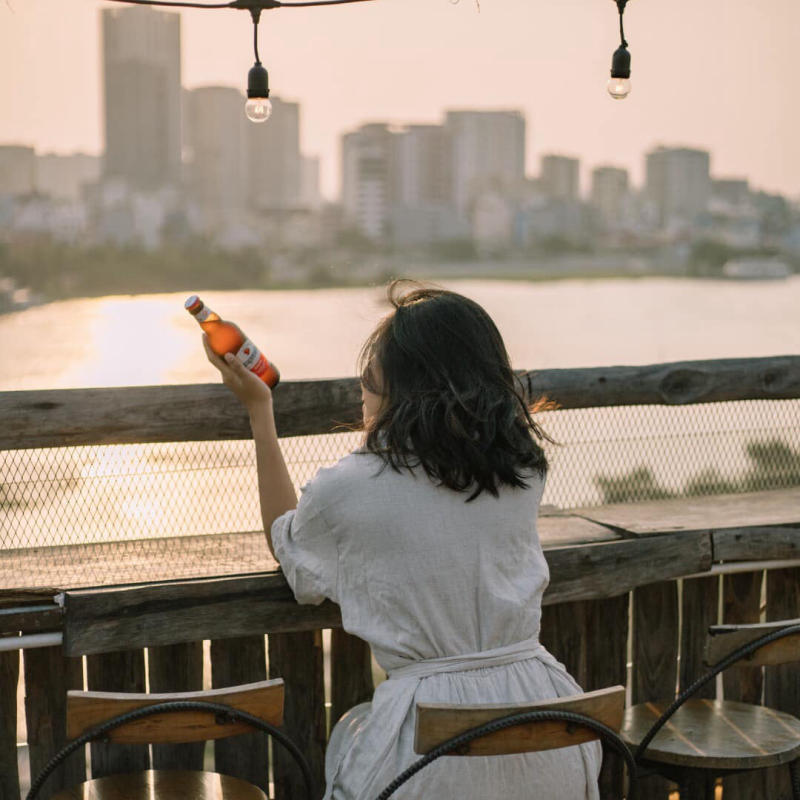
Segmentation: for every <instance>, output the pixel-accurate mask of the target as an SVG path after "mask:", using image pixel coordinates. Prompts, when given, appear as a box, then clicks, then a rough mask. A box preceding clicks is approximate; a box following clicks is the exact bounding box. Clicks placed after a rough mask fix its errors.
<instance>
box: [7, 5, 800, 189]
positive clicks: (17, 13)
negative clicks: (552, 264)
mask: <svg viewBox="0 0 800 800" xmlns="http://www.w3.org/2000/svg"><path fill="white" fill-rule="evenodd" d="M400 5H401V4H400V2H399V0H376V2H375V3H374V4H373V3H370V4H364V5H363V6H359V7H354V8H347V7H339V8H337V9H317V10H313V9H312V10H308V11H300V10H292V11H289V10H284V11H281V13H280V14H279V15H271V14H266V15H264V19H263V20H262V23H261V28H260V41H261V44H262V47H261V49H262V60H263V61H264V63H265V64H266V65H267V67H268V68H269V69H270V74H271V83H272V87H273V91H274V92H275V94H277V95H279V96H280V97H282V98H284V99H286V100H295V101H298V102H300V103H301V104H302V106H303V112H304V115H303V121H302V127H303V132H302V149H303V152H306V153H309V154H311V155H319V156H320V157H321V159H322V163H323V180H322V185H323V190H324V193H325V195H326V197H328V198H333V197H335V196H336V195H337V193H338V186H339V174H338V173H339V163H338V161H339V160H338V158H337V152H338V148H339V140H340V137H341V135H342V134H343V133H344V132H345V131H347V130H352V129H354V128H356V127H358V126H359V125H360V124H361V123H362V122H368V121H371V120H375V121H377V120H388V121H390V122H397V121H401V120H402V121H403V122H407V123H409V124H413V123H432V122H434V123H435V122H438V121H439V120H440V119H441V117H442V116H443V114H444V112H445V111H446V110H448V109H457V108H478V109H496V108H519V109H520V110H522V111H523V112H524V113H525V116H526V118H527V121H528V134H527V153H528V163H527V172H528V173H529V174H534V173H535V171H536V170H537V169H538V164H539V160H540V158H541V156H542V155H544V154H546V153H560V154H564V155H570V156H575V157H578V158H580V160H581V167H582V168H581V192H582V194H584V195H585V194H586V193H587V191H588V188H589V173H590V171H591V169H592V168H594V167H596V166H600V165H612V166H621V167H624V168H626V169H628V170H629V172H630V174H631V178H632V183H633V184H634V185H637V186H640V185H642V183H643V171H644V164H643V158H642V156H643V153H645V152H646V151H648V150H650V149H652V148H654V147H655V146H657V145H659V144H665V145H669V146H679V145H683V146H688V147H694V148H699V149H708V150H709V151H710V152H711V153H712V154H713V161H712V165H711V169H712V172H713V174H714V175H717V176H721V177H722V176H724V177H738V176H741V177H747V178H748V179H749V180H750V182H751V185H752V186H753V187H755V188H759V189H764V190H766V191H772V192H779V193H782V194H786V195H788V196H790V197H792V198H795V199H796V198H797V197H798V196H799V195H800V148H798V147H797V145H796V140H797V137H798V131H800V125H799V124H798V119H799V118H800V117H799V115H800V108H798V104H796V103H792V102H791V86H790V82H789V78H788V75H790V74H792V73H796V72H797V70H798V69H799V68H800V54H798V52H797V51H796V48H793V46H792V45H791V40H792V35H791V33H792V31H793V30H796V29H797V27H798V25H800V4H797V3H794V2H792V1H791V0H775V2H774V3H773V4H772V5H771V12H772V13H770V14H765V13H763V11H762V12H759V11H758V10H757V9H753V8H751V7H750V6H751V4H748V3H746V2H744V0H741V1H737V2H730V0H728V2H722V0H709V2H708V3H705V4H703V5H702V7H697V6H696V4H695V6H692V4H691V3H690V2H687V1H685V0H674V2H671V3H669V4H666V3H662V4H651V5H647V4H641V5H640V4H630V6H629V8H628V12H627V13H626V33H627V37H628V40H629V41H630V48H631V52H632V55H633V74H632V80H633V87H634V88H633V92H632V93H631V96H630V97H629V98H628V99H627V100H625V101H623V102H615V101H612V100H611V99H610V98H609V97H608V96H607V94H606V93H605V89H604V84H605V80H606V78H607V74H608V67H609V64H610V54H611V52H612V51H613V49H614V47H615V46H616V36H617V35H618V34H617V32H616V13H615V9H614V7H613V4H610V3H598V2H596V0H564V2H563V3H560V4H559V6H558V8H557V9H554V8H551V7H549V6H548V5H547V4H543V3H542V4H537V3H531V2H522V1H521V0H484V2H482V4H481V10H480V13H478V11H477V10H476V8H475V6H474V5H473V4H472V3H470V2H467V0H462V2H461V3H460V4H459V5H455V6H454V5H451V4H450V3H446V2H443V0H442V2H439V0H402V6H403V7H402V9H401V8H400ZM607 6H609V7H607ZM119 7H120V4H115V3H100V2H97V0H92V1H91V2H88V3H80V4H78V3H77V2H76V3H75V7H74V8H71V9H70V15H69V17H68V18H62V23H63V24H60V25H47V24H46V20H52V19H53V17H54V15H55V14H57V13H59V12H60V11H61V10H63V9H64V3H63V1H62V2H59V3H56V2H55V0H27V2H26V3H25V4H24V5H22V6H20V7H19V8H16V7H15V2H14V0H8V3H7V4H6V6H5V7H2V12H0V13H2V14H3V15H5V16H6V19H5V20H4V21H3V24H2V25H0V63H2V65H3V67H4V74H5V75H20V74H25V76H26V80H25V81H13V80H5V81H3V82H0V94H1V96H0V101H1V102H3V105H4V108H6V109H7V110H10V112H11V113H7V114H4V115H3V117H2V119H0V142H2V143H4V144H11V143H22V144H31V145H33V146H34V147H35V148H36V150H37V152H39V153H44V152H62V153H69V152H76V151H78V152H85V153H90V154H99V153H100V152H101V149H102V131H101V121H100V107H101V98H100V83H101V81H100V57H99V52H100V51H99V47H100V45H99V39H100V37H99V9H100V8H119ZM57 10H58V11H57ZM175 13H180V16H181V24H182V43H183V50H184V53H183V58H182V60H183V70H182V71H183V75H184V81H183V84H184V86H185V87H186V88H189V89H192V88H196V87H198V86H201V85H227V86H238V87H239V88H241V87H242V85H243V83H244V79H245V77H246V71H247V69H248V68H249V66H250V64H251V62H252V47H251V43H250V36H249V33H250V32H251V31H252V27H251V24H250V21H249V17H247V15H243V14H241V12H233V11H231V12H226V11H220V12H214V11H200V10H198V11H195V12H191V11H182V12H175ZM423 22H424V24H421V23H423ZM794 23H797V24H794ZM390 32H391V35H389V34H390ZM412 33H413V35H411V34H412ZM711 42H714V43H716V44H715V45H714V46H712V44H710V43H711ZM212 45H213V47H214V48H215V49H214V50H213V51H212V50H210V47H211V46H212ZM720 49H721V50H724V51H725V52H727V53H728V55H729V58H727V59H721V58H719V57H718V56H719V51H720ZM209 52H213V53H214V57H213V58H209V57H208V53H209ZM686 52H691V53H692V55H693V57H694V59H695V60H694V64H693V70H692V71H693V74H692V76H691V83H688V84H687V79H686V78H685V77H684V76H683V75H681V74H680V73H675V72H674V69H675V68H676V66H678V65H677V56H678V55H680V56H681V66H682V65H684V64H686V58H685V56H683V55H682V54H683V53H686ZM42 53H45V54H46V56H47V57H45V58H42ZM365 64H368V65H369V73H370V79H369V80H366V79H365V78H364V74H365V73H364V65H365ZM42 65H44V66H42ZM54 67H57V68H58V71H59V76H60V78H61V77H62V76H63V80H60V81H59V90H58V91H55V92H53V91H52V74H53V69H54ZM45 73H46V75H45ZM45 86H48V87H49V88H50V91H49V92H48V91H47V90H46V89H45ZM387 88H388V89H389V90H388V91H387V90H386V89H387ZM45 98H46V99H47V103H46V104H45V103H44V102H43V101H44V99H45ZM712 100H713V102H712ZM37 101H41V102H37ZM54 120H55V121H56V123H57V124H53V121H54ZM267 124H269V123H267Z"/></svg>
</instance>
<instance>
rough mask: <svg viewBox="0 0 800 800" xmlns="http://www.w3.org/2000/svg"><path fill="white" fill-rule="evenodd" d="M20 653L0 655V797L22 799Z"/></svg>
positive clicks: (11, 799) (13, 651)
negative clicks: (19, 762)
mask: <svg viewBox="0 0 800 800" xmlns="http://www.w3.org/2000/svg"><path fill="white" fill-rule="evenodd" d="M18 683H19V650H11V651H10V652H6V653H0V708H2V709H3V712H2V713H1V714H0V797H7V798H9V800H17V798H18V797H19V789H20V786H19V766H18V763H17V685H18Z"/></svg>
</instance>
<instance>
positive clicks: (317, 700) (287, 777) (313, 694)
mask: <svg viewBox="0 0 800 800" xmlns="http://www.w3.org/2000/svg"><path fill="white" fill-rule="evenodd" d="M269 676H270V678H283V680H284V681H285V683H286V700H285V707H284V728H285V729H286V732H287V733H288V735H289V736H290V737H291V738H292V740H293V741H294V743H295V744H296V745H297V746H298V747H299V748H300V750H301V751H302V752H303V754H304V755H305V757H306V758H307V759H308V762H309V764H310V766H311V771H312V774H313V775H314V778H315V781H316V791H317V795H318V796H321V794H322V787H323V786H324V782H325V744H326V738H327V737H326V730H325V727H326V726H325V686H324V682H323V660H322V631H305V632H302V633H274V634H270V635H269ZM273 776H274V782H275V800H299V798H305V797H306V793H305V789H304V785H303V780H302V777H301V775H300V771H299V770H298V769H297V768H296V767H295V766H294V762H293V761H292V760H291V756H289V755H288V754H287V753H285V752H284V751H283V748H281V747H279V746H276V747H275V748H273Z"/></svg>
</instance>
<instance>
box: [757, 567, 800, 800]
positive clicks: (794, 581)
mask: <svg viewBox="0 0 800 800" xmlns="http://www.w3.org/2000/svg"><path fill="white" fill-rule="evenodd" d="M766 581H767V608H766V616H767V620H768V621H776V620H786V619H798V618H800V568H797V567H794V568H792V569H778V570H769V571H768V572H767V577H766ZM764 705H766V706H769V707H770V708H774V709H776V710H777V711H784V712H786V713H787V714H792V715H793V716H795V717H798V718H800V662H798V661H795V662H793V663H786V664H782V665H781V666H775V667H767V668H766V669H765V670H764ZM766 785H767V797H769V798H771V799H772V800H784V798H785V800H789V798H791V796H792V791H791V783H790V781H789V770H788V769H787V768H786V767H781V768H776V769H770V770H767V775H766Z"/></svg>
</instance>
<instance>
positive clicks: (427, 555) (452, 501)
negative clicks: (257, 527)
mask: <svg viewBox="0 0 800 800" xmlns="http://www.w3.org/2000/svg"><path fill="white" fill-rule="evenodd" d="M527 482H528V483H529V486H530V488H528V489H514V488H510V487H503V488H501V489H500V496H499V497H497V498H495V497H493V496H492V495H491V494H489V493H487V492H482V493H481V494H480V495H479V496H478V497H477V498H476V499H475V500H473V501H471V502H469V503H467V502H465V500H466V499H467V497H468V494H466V493H459V492H455V491H452V490H450V489H447V488H445V487H441V486H437V485H436V484H435V483H434V482H433V481H432V480H431V479H430V478H428V477H427V476H426V475H425V473H424V471H422V470H421V469H420V468H415V469H414V470H413V472H409V471H407V470H404V471H403V472H401V473H397V472H396V471H394V470H392V469H391V468H390V467H383V464H382V462H381V460H380V459H379V458H378V457H377V456H375V455H374V454H371V453H368V452H365V451H362V450H358V451H355V452H354V453H351V454H350V455H348V456H346V457H345V458H343V459H342V460H341V461H339V462H338V463H337V464H336V465H335V466H333V467H330V468H327V469H321V470H320V471H319V473H318V474H317V476H316V477H315V478H314V479H313V480H312V481H311V482H310V483H308V484H307V485H306V486H304V487H303V490H302V495H301V497H300V501H299V503H298V506H297V509H296V510H293V511H289V512H287V513H286V514H284V515H283V516H281V517H279V518H278V519H277V520H275V522H274V523H273V526H272V542H273V546H274V548H275V554H276V556H277V557H278V560H279V561H280V563H281V567H282V568H283V571H284V573H285V575H286V578H287V580H288V582H289V584H290V586H291V587H292V589H293V591H294V593H295V597H296V598H297V601H298V602H300V603H321V602H322V601H323V600H324V599H325V598H330V599H331V600H333V601H335V602H336V603H338V604H339V605H340V607H341V610H342V622H343V625H344V629H345V630H346V631H349V632H350V633H353V634H355V635H356V636H359V637H361V638H362V639H364V640H365V641H367V642H368V643H369V644H370V646H371V647H372V651H373V653H374V655H375V658H376V659H377V661H378V663H379V664H380V666H381V667H382V668H383V669H384V670H386V672H387V673H388V675H389V679H388V680H386V681H384V682H383V683H381V684H380V685H379V686H378V687H377V689H376V690H375V695H374V697H373V700H372V702H371V703H364V704H362V705H360V706H356V708H354V709H352V710H351V711H350V712H349V713H348V714H346V715H345V716H344V717H343V718H342V719H341V720H340V721H339V722H338V723H337V725H336V726H335V728H334V730H333V732H332V734H331V740H330V743H329V746H328V750H327V753H326V784H327V785H326V792H325V800H374V798H375V797H377V795H378V794H379V793H380V792H381V791H382V790H383V789H384V788H385V787H386V786H387V785H388V784H389V783H390V782H391V781H392V780H393V779H394V778H395V777H397V776H398V775H399V774H400V773H401V772H402V771H403V770H404V769H405V768H406V767H408V766H409V765H410V764H411V763H413V762H414V761H415V760H417V759H418V758H419V756H418V755H416V754H415V753H414V750H413V741H414V724H415V704H416V703H417V702H437V703H469V704H478V703H525V702H531V701H536V700H544V699H549V698H553V697H563V696H565V695H572V694H578V693H580V691H581V689H580V687H579V686H578V685H577V684H576V683H575V681H574V680H573V679H572V678H571V677H570V676H569V675H568V673H567V672H566V670H565V669H564V667H563V665H561V664H560V663H559V662H558V661H556V660H555V658H553V656H552V655H550V653H548V652H547V650H545V649H544V647H542V646H541V645H540V644H539V643H538V634H539V624H540V620H541V603H542V593H543V592H544V589H545V587H546V586H547V583H548V580H549V573H548V568H547V562H546V561H545V559H544V555H543V553H542V548H541V545H540V543H539V537H538V534H537V531H536V516H537V511H538V507H539V501H540V500H541V496H542V492H543V490H544V481H543V480H542V479H541V478H539V477H538V476H537V475H534V476H532V477H530V478H529V479H528V480H527ZM600 760H601V753H600V747H599V744H598V743H597V742H592V743H589V744H584V745H580V746H578V747H570V748H564V749H560V750H551V751H544V752H541V753H530V754H523V755H507V756H491V757H480V756H472V757H468V758H457V757H444V758H440V759H439V760H438V761H435V762H434V763H433V764H431V765H430V766H428V767H426V768H425V769H423V770H422V771H421V772H419V773H418V774H417V775H415V776H414V777H413V778H412V779H411V780H410V781H409V782H408V783H406V784H405V785H404V786H403V787H402V788H400V789H398V790H397V792H396V793H395V794H394V795H393V796H392V797H393V799H394V798H397V800H420V799H421V798H437V799H438V798H442V800H446V799H448V798H459V800H471V798H475V800H477V799H478V798H480V799H481V800H484V799H485V798H503V800H515V798H519V800H523V798H525V800H527V799H528V798H536V800H597V798H598V797H599V793H598V788H597V775H598V772H599V769H600Z"/></svg>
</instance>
